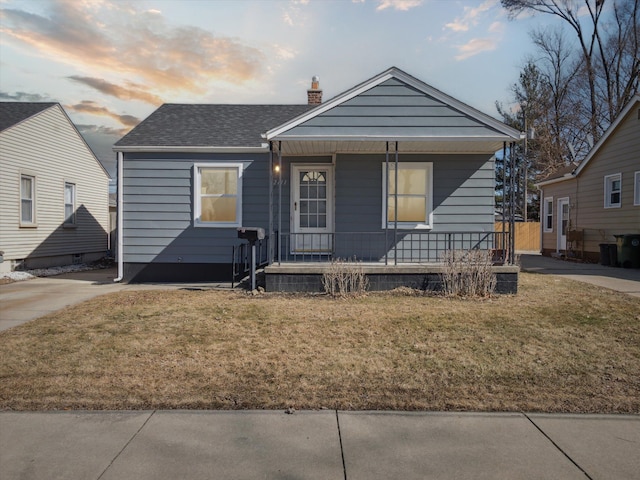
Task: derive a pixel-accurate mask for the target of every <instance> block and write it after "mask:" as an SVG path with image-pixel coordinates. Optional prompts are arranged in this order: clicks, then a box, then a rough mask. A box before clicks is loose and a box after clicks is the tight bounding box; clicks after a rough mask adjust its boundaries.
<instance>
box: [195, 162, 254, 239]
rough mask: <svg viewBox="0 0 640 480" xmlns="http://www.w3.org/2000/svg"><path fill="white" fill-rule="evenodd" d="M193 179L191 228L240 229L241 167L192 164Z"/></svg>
mask: <svg viewBox="0 0 640 480" xmlns="http://www.w3.org/2000/svg"><path fill="white" fill-rule="evenodd" d="M194 176H195V179H194V185H195V199H194V219H193V221H194V225H195V226H196V227H240V226H242V164H241V163H207V164H196V165H195V166H194Z"/></svg>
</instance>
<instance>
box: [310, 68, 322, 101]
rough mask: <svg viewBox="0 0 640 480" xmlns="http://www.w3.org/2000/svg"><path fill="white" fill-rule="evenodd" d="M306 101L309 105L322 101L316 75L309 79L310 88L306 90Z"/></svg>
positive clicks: (318, 79)
mask: <svg viewBox="0 0 640 480" xmlns="http://www.w3.org/2000/svg"><path fill="white" fill-rule="evenodd" d="M307 103H308V104H309V105H320V104H321V103H322V90H321V89H320V77H318V76H317V75H316V76H314V77H313V78H312V79H311V88H310V89H309V90H307Z"/></svg>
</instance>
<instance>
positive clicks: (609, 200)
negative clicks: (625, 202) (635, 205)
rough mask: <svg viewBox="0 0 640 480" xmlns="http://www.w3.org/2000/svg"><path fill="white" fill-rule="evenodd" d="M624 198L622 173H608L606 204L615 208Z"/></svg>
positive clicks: (605, 186)
mask: <svg viewBox="0 0 640 480" xmlns="http://www.w3.org/2000/svg"><path fill="white" fill-rule="evenodd" d="M621 198H622V174H621V173H616V174H614V175H607V176H606V177H604V206H605V208H614V207H619V206H620V205H621Z"/></svg>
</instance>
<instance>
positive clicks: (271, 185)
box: [268, 142, 275, 264]
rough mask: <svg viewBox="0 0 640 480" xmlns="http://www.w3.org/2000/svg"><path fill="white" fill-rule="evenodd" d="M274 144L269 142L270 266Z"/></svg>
mask: <svg viewBox="0 0 640 480" xmlns="http://www.w3.org/2000/svg"><path fill="white" fill-rule="evenodd" d="M273 167H274V165H273V142H269V244H268V245H269V264H271V263H273V258H274V253H273V244H274V240H275V239H274V238H273V233H274V232H273Z"/></svg>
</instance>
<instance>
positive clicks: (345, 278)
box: [322, 258, 369, 297]
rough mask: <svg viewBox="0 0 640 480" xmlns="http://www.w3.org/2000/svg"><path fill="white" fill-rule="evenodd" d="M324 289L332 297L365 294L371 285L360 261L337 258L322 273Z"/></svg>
mask: <svg viewBox="0 0 640 480" xmlns="http://www.w3.org/2000/svg"><path fill="white" fill-rule="evenodd" d="M322 286H323V287H324V291H325V292H326V293H328V294H329V295H331V296H332V297H346V296H348V295H351V296H359V295H363V294H364V293H365V292H366V291H367V288H368V287H369V280H368V279H367V276H366V275H365V273H364V270H363V268H362V265H361V264H360V262H357V261H356V260H355V259H354V260H343V259H341V258H336V259H334V260H332V261H331V263H330V264H329V268H328V270H327V271H326V272H324V273H323V274H322Z"/></svg>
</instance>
